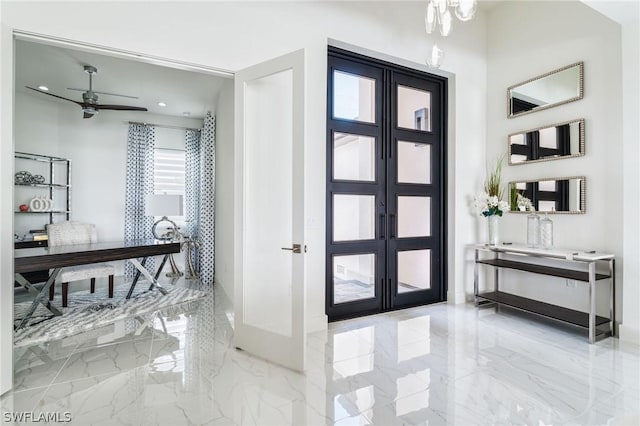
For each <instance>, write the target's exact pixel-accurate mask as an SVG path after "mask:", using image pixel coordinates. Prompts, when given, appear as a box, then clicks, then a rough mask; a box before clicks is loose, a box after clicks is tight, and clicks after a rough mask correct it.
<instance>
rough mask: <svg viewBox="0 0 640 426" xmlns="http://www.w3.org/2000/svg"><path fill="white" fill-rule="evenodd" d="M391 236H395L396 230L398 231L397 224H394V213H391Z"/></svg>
mask: <svg viewBox="0 0 640 426" xmlns="http://www.w3.org/2000/svg"><path fill="white" fill-rule="evenodd" d="M390 216H391V238H395V237H396V232H398V230H397V226H398V225H397V224H396V215H395V214H391V215H390Z"/></svg>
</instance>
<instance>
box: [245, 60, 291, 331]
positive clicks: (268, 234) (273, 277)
mask: <svg viewBox="0 0 640 426" xmlns="http://www.w3.org/2000/svg"><path fill="white" fill-rule="evenodd" d="M292 97H293V71H292V70H287V71H283V72H279V73H276V74H272V75H270V76H268V77H262V78H259V79H256V80H251V81H248V82H247V83H246V87H245V105H244V108H245V110H244V123H245V140H246V143H245V147H244V150H245V151H244V161H245V165H244V170H245V182H244V185H245V194H246V196H245V208H244V211H245V216H244V217H245V219H244V226H245V230H244V235H245V240H246V243H245V244H246V245H244V247H245V253H244V282H243V283H241V285H243V291H244V306H243V307H244V309H243V312H244V318H243V321H244V323H245V324H247V325H250V326H252V327H256V328H260V329H262V330H266V331H269V332H272V333H276V334H280V335H283V336H291V335H292V334H291V333H292V327H293V325H292V324H293V317H292V306H293V300H292V294H293V293H292V288H293V276H292V272H293V263H292V262H293V261H292V255H291V252H287V251H283V250H280V247H290V246H291V244H292V242H293V241H294V240H293V229H292V226H291V223H292V222H293V213H292V212H293V192H292V188H293V182H294V180H293V174H292V168H291V164H293V140H294V136H293V135H294V134H293V104H292V101H291V100H292V99H293V98H292ZM271 135H278V137H277V138H273V137H271V138H270V136H271ZM267 141H269V142H267ZM275 162H277V163H278V164H281V165H282V166H281V167H273V164H275Z"/></svg>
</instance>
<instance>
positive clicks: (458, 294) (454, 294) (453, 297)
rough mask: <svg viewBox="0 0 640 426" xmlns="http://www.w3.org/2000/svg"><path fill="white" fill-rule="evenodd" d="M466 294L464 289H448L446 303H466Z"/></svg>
mask: <svg viewBox="0 0 640 426" xmlns="http://www.w3.org/2000/svg"><path fill="white" fill-rule="evenodd" d="M466 301H467V300H466V294H465V292H464V291H453V290H451V291H448V292H447V303H450V304H452V305H459V304H461V303H466Z"/></svg>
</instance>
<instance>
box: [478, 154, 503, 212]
mask: <svg viewBox="0 0 640 426" xmlns="http://www.w3.org/2000/svg"><path fill="white" fill-rule="evenodd" d="M503 160H504V156H502V157H500V158H499V159H498V161H497V162H496V165H495V167H494V168H493V170H492V171H491V172H489V173H488V174H487V177H486V179H485V181H484V191H483V192H481V193H479V194H478V195H476V198H475V200H474V202H473V204H474V207H475V210H476V212H477V213H478V215H480V216H484V217H489V216H494V215H497V216H502V213H503V212H505V211H507V210H508V209H509V203H507V202H506V201H503V200H502V193H503V192H504V188H503V187H502V164H503Z"/></svg>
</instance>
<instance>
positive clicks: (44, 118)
mask: <svg viewBox="0 0 640 426" xmlns="http://www.w3.org/2000/svg"><path fill="white" fill-rule="evenodd" d="M14 111H15V129H14V137H15V150H16V151H20V152H27V153H31V154H42V155H51V156H59V157H63V158H69V159H70V160H71V186H72V187H71V211H72V213H71V220H77V221H81V222H89V223H94V224H95V225H96V228H97V231H98V238H99V239H100V241H118V240H122V238H123V235H124V209H125V187H126V183H125V182H126V181H125V179H126V168H127V167H126V166H127V161H126V159H127V132H128V127H129V125H128V121H138V120H144V121H147V122H150V123H155V124H166V125H175V126H187V127H193V128H201V127H202V120H198V119H192V118H183V117H169V116H163V115H153V114H149V113H136V112H133V113H132V112H120V111H103V112H101V113H100V114H98V115H97V116H95V117H93V118H90V119H83V118H82V111H81V110H80V108H78V107H77V106H75V105H73V104H68V103H66V102H58V101H55V100H54V101H50V100H48V99H46V98H43V97H42V95H38V94H36V93H34V94H29V93H22V92H16V102H15V110H14ZM156 146H157V147H158V148H174V149H175V148H178V149H179V148H182V149H184V131H182V130H176V129H166V128H156ZM33 167H35V166H34V165H33V163H31V164H30V163H29V162H25V161H22V162H20V163H19V165H18V168H20V169H26V170H27V171H31V172H32V173H33V170H34V169H33ZM60 192H62V191H60ZM40 193H41V194H44V193H43V192H40ZM33 195H35V192H34V191H33V190H32V189H31V188H19V189H16V204H21V203H26V204H28V201H29V200H30V198H31V197H32V196H33ZM59 195H62V194H61V193H60V194H59ZM61 217H62V216H61ZM44 221H46V218H44V216H42V217H40V216H39V215H17V216H16V218H15V232H16V233H18V234H20V235H22V234H24V233H26V232H27V231H28V230H29V229H34V228H42V227H43V225H44Z"/></svg>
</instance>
